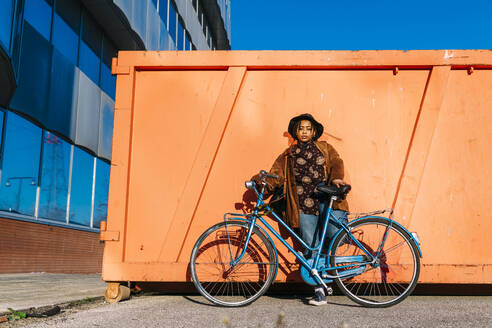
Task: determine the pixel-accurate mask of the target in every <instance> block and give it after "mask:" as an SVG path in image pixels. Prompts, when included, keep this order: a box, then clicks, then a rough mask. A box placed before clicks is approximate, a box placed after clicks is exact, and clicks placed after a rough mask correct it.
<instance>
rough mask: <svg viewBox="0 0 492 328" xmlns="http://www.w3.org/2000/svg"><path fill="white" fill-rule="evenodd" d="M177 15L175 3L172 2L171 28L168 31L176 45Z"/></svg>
mask: <svg viewBox="0 0 492 328" xmlns="http://www.w3.org/2000/svg"><path fill="white" fill-rule="evenodd" d="M177 15H178V14H177V13H176V9H175V8H174V3H173V2H172V1H170V2H169V26H168V28H167V30H168V31H169V34H170V35H171V38H173V41H174V44H176V33H177Z"/></svg>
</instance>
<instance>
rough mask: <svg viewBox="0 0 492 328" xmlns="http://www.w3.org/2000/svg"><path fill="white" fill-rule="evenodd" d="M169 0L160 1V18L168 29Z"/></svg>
mask: <svg viewBox="0 0 492 328" xmlns="http://www.w3.org/2000/svg"><path fill="white" fill-rule="evenodd" d="M167 2H168V0H160V1H159V16H161V20H162V21H163V22H164V24H165V25H166V28H167V6H168V3H167Z"/></svg>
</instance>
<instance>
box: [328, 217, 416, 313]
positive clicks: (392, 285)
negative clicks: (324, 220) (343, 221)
mask: <svg viewBox="0 0 492 328" xmlns="http://www.w3.org/2000/svg"><path fill="white" fill-rule="evenodd" d="M349 226H350V228H351V229H350V230H351V233H352V234H353V235H354V237H356V239H357V240H358V241H359V242H360V243H361V244H362V245H364V247H365V248H366V249H367V250H368V251H369V252H370V253H371V254H372V255H375V254H376V252H377V250H378V247H379V246H380V244H381V241H382V239H383V235H384V232H385V230H386V229H387V228H389V229H390V230H389V231H388V235H387V238H386V242H385V244H384V247H383V249H382V250H381V252H380V256H379V264H375V265H370V264H368V265H360V266H355V267H351V268H345V269H340V270H336V269H335V270H333V272H334V274H335V275H338V274H343V273H344V272H345V274H346V273H347V272H348V271H346V270H352V271H351V272H354V274H353V275H352V276H350V275H349V276H348V277H347V278H335V282H336V284H337V286H338V287H339V288H340V290H341V291H342V292H343V293H344V294H345V295H347V297H349V298H350V299H351V300H352V301H354V302H356V303H358V304H360V305H363V306H365V307H377V308H383V307H389V306H393V305H395V304H398V303H400V302H401V301H403V300H404V299H405V298H406V297H407V296H408V295H410V294H411V293H412V291H413V290H414V288H415V286H416V284H417V281H418V278H419V275H420V256H419V251H418V248H417V245H416V244H415V242H414V240H413V239H412V238H411V236H410V235H409V234H408V233H407V232H406V231H405V230H404V229H402V228H401V227H400V226H398V225H396V224H393V225H391V227H389V221H388V220H387V219H384V218H366V219H361V220H358V221H356V222H355V221H354V223H352V224H349ZM332 247H333V248H332V251H331V254H330V255H331V256H330V264H331V266H332V267H334V266H337V265H347V264H350V262H348V261H347V260H346V259H350V258H340V257H339V256H354V255H355V256H358V255H359V256H360V255H362V256H365V254H364V252H363V251H362V249H361V248H359V247H358V246H357V245H355V242H354V241H353V240H351V239H350V238H349V237H348V234H347V232H345V231H343V232H342V233H340V234H339V235H338V236H337V237H336V239H335V241H334V242H333V246H332ZM337 256H338V257H339V258H338V260H337ZM342 261H343V263H340V262H342ZM337 262H339V263H338V264H337ZM356 263H358V262H353V263H352V264H356Z"/></svg>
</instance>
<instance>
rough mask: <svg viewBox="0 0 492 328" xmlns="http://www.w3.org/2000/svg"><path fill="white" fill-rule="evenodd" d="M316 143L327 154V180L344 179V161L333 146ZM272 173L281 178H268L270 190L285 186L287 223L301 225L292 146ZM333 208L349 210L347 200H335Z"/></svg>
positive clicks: (280, 158)
mask: <svg viewBox="0 0 492 328" xmlns="http://www.w3.org/2000/svg"><path fill="white" fill-rule="evenodd" d="M314 144H315V145H316V146H317V147H318V149H319V150H320V151H321V153H323V155H324V156H325V159H326V161H325V179H326V180H325V181H326V182H327V183H328V184H330V183H331V181H333V180H334V179H343V174H344V172H343V161H342V159H341V158H340V156H339V155H338V153H337V151H336V150H335V148H333V146H331V145H330V144H328V143H327V142H326V141H314ZM270 173H273V174H276V175H278V176H279V179H272V178H267V182H268V184H270V185H269V186H268V192H269V193H271V192H273V189H274V188H276V187H281V186H283V187H284V192H285V196H286V213H285V219H286V221H287V223H288V224H289V225H290V226H291V227H293V228H298V227H299V199H298V197H297V192H296V180H295V177H294V155H293V154H292V146H291V147H289V148H287V149H286V150H285V151H284V152H283V153H282V154H280V156H278V157H277V159H276V160H275V162H274V163H273V166H272V168H271V169H270ZM333 209H336V210H343V211H348V203H347V201H346V200H340V201H335V202H334V204H333Z"/></svg>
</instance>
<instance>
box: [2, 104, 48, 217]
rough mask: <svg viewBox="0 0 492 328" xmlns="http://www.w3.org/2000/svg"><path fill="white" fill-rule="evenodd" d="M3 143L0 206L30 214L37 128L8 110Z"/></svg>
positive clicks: (38, 143)
mask: <svg viewBox="0 0 492 328" xmlns="http://www.w3.org/2000/svg"><path fill="white" fill-rule="evenodd" d="M4 143H5V144H4V153H3V162H2V178H1V182H0V209H1V210H3V211H10V212H13V213H21V214H25V215H31V216H34V206H35V202H36V187H37V184H38V171H39V155H40V150H41V129H40V128H38V127H37V126H35V125H34V124H32V123H30V122H28V121H27V120H25V119H23V118H21V117H20V116H17V115H15V114H13V113H11V112H8V114H7V121H6V127H5V140H4Z"/></svg>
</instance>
